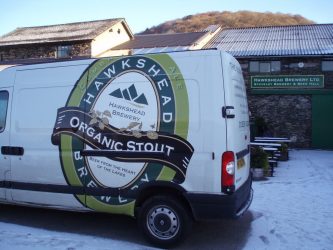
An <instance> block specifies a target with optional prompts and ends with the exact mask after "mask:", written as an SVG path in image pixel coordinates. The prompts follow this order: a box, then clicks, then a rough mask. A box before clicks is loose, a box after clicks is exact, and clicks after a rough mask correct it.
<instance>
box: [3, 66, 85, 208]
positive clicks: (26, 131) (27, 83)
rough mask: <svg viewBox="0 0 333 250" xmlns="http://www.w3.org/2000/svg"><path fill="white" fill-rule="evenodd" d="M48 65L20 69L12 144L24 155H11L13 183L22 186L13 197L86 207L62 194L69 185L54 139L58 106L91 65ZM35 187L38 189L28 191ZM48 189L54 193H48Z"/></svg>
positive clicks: (57, 204)
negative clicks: (22, 151) (62, 190)
mask: <svg viewBox="0 0 333 250" xmlns="http://www.w3.org/2000/svg"><path fill="white" fill-rule="evenodd" d="M48 66H49V65H44V67H42V66H39V68H38V67H36V66H35V67H33V68H28V69H26V68H24V67H21V68H19V69H18V70H17V72H16V80H15V87H14V95H13V96H14V98H13V107H14V112H13V113H12V117H11V118H12V127H11V141H10V144H11V145H12V146H13V147H22V148H23V149H24V154H23V155H21V156H11V182H12V185H13V186H14V187H15V185H16V186H20V187H21V188H20V189H16V188H14V189H12V190H11V193H12V199H13V201H15V202H27V203H35V204H45V205H53V206H60V207H74V208H75V207H78V208H79V207H81V208H82V205H81V204H80V203H79V202H77V201H76V199H74V197H73V195H72V194H61V191H60V190H61V187H66V186H67V185H68V184H67V182H66V179H65V176H64V174H63V171H62V168H61V165H60V162H59V151H58V149H57V147H55V146H54V145H52V143H51V140H50V139H51V134H52V132H53V128H54V117H55V116H56V114H57V109H58V108H59V107H61V106H62V105H63V104H64V103H65V102H66V100H67V97H68V95H69V94H70V92H71V90H72V88H73V86H74V84H75V82H76V81H77V79H78V78H79V77H80V75H81V74H82V73H83V72H84V70H85V69H86V67H87V66H88V65H87V64H83V65H72V66H71V65H69V66H66V67H63V66H59V67H54V66H53V67H48ZM52 185H53V186H52ZM52 187H53V188H52ZM55 187H58V191H59V193H57V192H56V191H57V190H56V188H55ZM31 189H32V190H35V191H28V190H31ZM38 189H39V190H41V191H43V192H38V191H37V190H38ZM48 189H50V190H51V189H53V191H54V192H52V193H49V192H45V191H46V190H48Z"/></svg>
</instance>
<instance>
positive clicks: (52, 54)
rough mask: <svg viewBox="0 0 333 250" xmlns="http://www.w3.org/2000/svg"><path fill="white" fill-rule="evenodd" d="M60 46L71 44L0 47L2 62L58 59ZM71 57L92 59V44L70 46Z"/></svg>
mask: <svg viewBox="0 0 333 250" xmlns="http://www.w3.org/2000/svg"><path fill="white" fill-rule="evenodd" d="M60 45H69V44H35V45H25V46H10V47H9V46H8V47H0V61H2V62H5V61H17V60H20V59H41V58H56V49H57V47H58V46H60ZM70 45H71V46H72V49H71V54H70V56H71V57H90V56H91V43H90V41H87V42H78V43H72V44H70Z"/></svg>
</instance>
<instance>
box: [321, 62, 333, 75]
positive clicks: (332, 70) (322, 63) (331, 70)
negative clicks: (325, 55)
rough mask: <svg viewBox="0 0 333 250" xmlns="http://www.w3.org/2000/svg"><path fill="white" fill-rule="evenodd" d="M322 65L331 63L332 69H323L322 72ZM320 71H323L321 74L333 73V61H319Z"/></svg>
mask: <svg viewBox="0 0 333 250" xmlns="http://www.w3.org/2000/svg"><path fill="white" fill-rule="evenodd" d="M324 63H331V64H332V69H325V70H324ZM321 71H323V72H333V60H323V61H321Z"/></svg>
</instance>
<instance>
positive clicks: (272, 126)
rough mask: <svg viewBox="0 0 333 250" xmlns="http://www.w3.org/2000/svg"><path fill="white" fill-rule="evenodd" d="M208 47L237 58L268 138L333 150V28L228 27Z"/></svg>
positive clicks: (251, 103)
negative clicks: (288, 138)
mask: <svg viewBox="0 0 333 250" xmlns="http://www.w3.org/2000/svg"><path fill="white" fill-rule="evenodd" d="M204 48H219V49H222V50H225V51H228V52H229V53H231V54H232V55H233V56H235V57H236V58H237V59H238V61H239V62H240V64H241V66H242V69H243V74H244V79H245V82H246V85H247V92H248V97H249V107H250V111H251V117H252V119H253V120H254V119H255V118H257V119H258V118H263V119H261V120H264V121H265V123H266V124H265V125H266V131H265V134H267V135H271V136H279V137H290V138H292V139H293V140H294V141H295V143H294V145H295V146H297V147H306V148H308V147H313V148H322V149H333V129H332V128H333V126H332V124H333V24H317V25H297V26H280V27H257V28H238V29H224V30H222V31H220V32H219V33H218V34H217V35H216V36H215V37H214V38H213V39H212V40H211V41H210V42H208V43H207V44H206V46H205V47H204Z"/></svg>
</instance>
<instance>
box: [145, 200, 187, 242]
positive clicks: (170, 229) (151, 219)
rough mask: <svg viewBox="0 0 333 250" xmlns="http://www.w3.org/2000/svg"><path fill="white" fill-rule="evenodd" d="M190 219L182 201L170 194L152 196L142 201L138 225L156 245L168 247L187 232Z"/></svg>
mask: <svg viewBox="0 0 333 250" xmlns="http://www.w3.org/2000/svg"><path fill="white" fill-rule="evenodd" d="M191 224H192V220H191V218H190V216H189V213H188V211H187V210H186V209H185V207H184V206H183V204H182V202H181V201H179V200H178V199H175V198H174V197H170V196H154V197H152V198H150V199H148V200H147V201H146V202H144V204H143V206H142V208H141V210H140V214H139V226H140V228H141V229H142V231H143V233H144V235H145V237H146V238H147V239H148V241H150V242H151V243H153V244H154V245H156V246H159V247H170V246H173V245H175V244H177V243H179V241H180V240H182V239H183V238H184V237H185V236H186V234H187V233H188V231H189V229H190V226H191Z"/></svg>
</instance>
